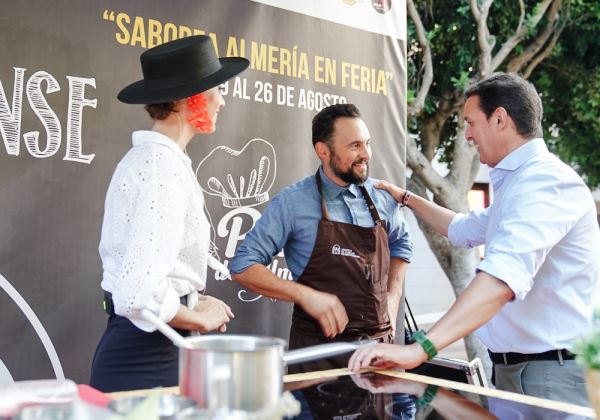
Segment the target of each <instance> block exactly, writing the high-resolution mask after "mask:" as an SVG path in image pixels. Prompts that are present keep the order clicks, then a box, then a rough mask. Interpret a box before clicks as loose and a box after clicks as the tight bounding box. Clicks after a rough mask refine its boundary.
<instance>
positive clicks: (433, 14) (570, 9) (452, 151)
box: [406, 0, 600, 360]
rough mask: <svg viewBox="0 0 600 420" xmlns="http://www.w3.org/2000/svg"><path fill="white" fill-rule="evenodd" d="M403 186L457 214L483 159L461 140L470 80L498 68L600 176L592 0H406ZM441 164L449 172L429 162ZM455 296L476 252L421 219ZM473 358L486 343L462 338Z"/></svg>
mask: <svg viewBox="0 0 600 420" xmlns="http://www.w3.org/2000/svg"><path fill="white" fill-rule="evenodd" d="M407 9H408V16H409V20H408V51H407V55H408V88H409V92H408V105H409V106H408V118H409V121H408V128H409V133H410V135H409V138H408V140H407V148H406V150H407V152H406V160H407V164H408V166H409V168H410V169H411V171H412V173H411V175H410V178H409V179H407V183H408V188H410V189H412V190H413V191H415V192H417V193H418V194H420V195H422V196H426V197H431V198H432V200H433V201H435V202H436V203H438V204H440V205H442V206H444V207H446V208H449V209H452V210H454V211H457V212H465V211H468V210H469V205H468V201H467V194H468V191H469V190H470V189H471V187H472V185H473V182H474V180H475V176H476V174H477V172H478V170H479V158H478V155H477V151H476V149H475V148H474V147H472V146H471V145H469V144H468V143H467V141H466V140H465V138H464V130H465V127H464V121H463V115H462V108H463V105H464V101H465V100H464V91H465V89H466V87H467V86H468V85H469V84H470V83H472V82H474V81H477V80H480V79H481V78H484V77H487V76H489V75H490V74H492V73H493V72H495V71H505V72H516V73H520V74H521V75H523V77H525V78H529V79H530V80H532V81H533V82H534V83H535V84H536V86H537V88H538V91H539V92H540V93H541V95H542V100H543V103H544V107H545V122H544V124H545V130H546V133H545V139H546V140H547V142H548V143H549V145H550V147H551V148H553V149H554V150H555V151H557V152H558V153H559V154H560V155H561V157H562V158H563V159H564V160H566V161H568V162H570V163H571V164H573V165H574V166H575V167H576V168H577V169H578V170H579V171H580V172H581V173H582V174H584V176H585V177H586V178H587V180H588V182H589V183H590V185H592V186H593V185H597V184H598V183H599V181H600V172H599V171H598V168H599V164H600V155H599V153H600V144H599V141H598V136H599V135H600V118H599V113H598V111H599V107H600V89H599V87H600V76H599V75H598V70H597V69H598V50H600V48H598V37H599V36H600V35H599V34H600V31H599V29H600V24H599V21H600V19H599V16H600V15H599V10H600V5H599V4H598V0H469V1H467V0H443V1H442V0H407ZM434 159H438V160H440V161H442V162H445V163H446V165H447V168H448V172H447V173H446V174H439V173H437V172H436V171H435V170H434V169H433V166H432V164H431V163H432V161H433V160H434ZM427 192H429V194H426V193H427ZM420 227H421V230H422V231H423V233H424V235H425V237H426V239H427V241H428V243H429V246H430V248H431V249H432V251H433V253H434V254H435V256H436V258H437V260H438V262H439V263H440V266H441V267H442V269H443V270H444V272H445V274H446V275H447V276H448V279H449V280H450V283H451V284H452V287H453V289H454V291H455V293H456V294H459V293H461V292H462V290H463V289H464V288H465V287H466V286H467V284H468V283H469V281H470V280H471V279H472V277H473V273H474V272H475V268H476V265H477V263H478V261H479V256H478V254H477V251H476V250H464V249H458V248H455V247H452V246H451V245H450V243H449V242H448V241H447V239H446V238H444V237H442V236H440V235H438V234H437V233H435V232H434V231H433V230H431V228H429V227H428V226H426V225H424V224H422V223H420ZM466 345H467V352H468V353H469V357H471V358H473V357H480V358H481V359H482V360H486V359H487V356H486V355H485V353H486V352H485V349H483V348H482V347H481V345H480V344H479V343H478V342H477V340H475V339H474V338H473V337H468V338H467V339H466Z"/></svg>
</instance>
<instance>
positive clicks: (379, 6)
mask: <svg viewBox="0 0 600 420" xmlns="http://www.w3.org/2000/svg"><path fill="white" fill-rule="evenodd" d="M371 4H372V5H373V9H375V10H376V11H377V12H378V13H381V14H384V13H387V12H389V11H390V9H391V8H392V0H371Z"/></svg>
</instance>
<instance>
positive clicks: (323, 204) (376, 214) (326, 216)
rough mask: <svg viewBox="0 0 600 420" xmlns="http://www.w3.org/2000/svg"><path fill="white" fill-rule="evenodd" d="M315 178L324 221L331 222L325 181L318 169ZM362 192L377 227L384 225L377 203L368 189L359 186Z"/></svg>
mask: <svg viewBox="0 0 600 420" xmlns="http://www.w3.org/2000/svg"><path fill="white" fill-rule="evenodd" d="M315 178H316V181H317V189H318V190H319V195H320V196H321V212H322V214H323V217H322V219H323V220H329V211H328V210H327V203H326V202H325V197H323V181H321V174H320V173H319V170H318V169H317V173H316V174H315ZM359 188H360V191H361V192H362V195H363V197H364V199H365V201H366V202H367V207H368V208H369V212H370V213H371V217H372V218H373V221H374V222H375V224H376V225H380V224H381V223H382V220H381V217H380V216H379V212H378V211H377V207H375V203H373V200H372V199H371V196H370V195H369V193H368V192H367V189H366V188H365V186H364V185H362V184H361V185H359Z"/></svg>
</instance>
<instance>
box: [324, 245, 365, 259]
mask: <svg viewBox="0 0 600 420" xmlns="http://www.w3.org/2000/svg"><path fill="white" fill-rule="evenodd" d="M331 255H339V256H341V257H351V258H360V256H359V255H356V252H354V250H353V249H350V248H342V247H341V246H339V245H338V244H334V245H333V246H332V247H331Z"/></svg>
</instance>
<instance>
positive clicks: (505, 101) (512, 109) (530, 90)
mask: <svg viewBox="0 0 600 420" xmlns="http://www.w3.org/2000/svg"><path fill="white" fill-rule="evenodd" d="M465 95H466V97H467V98H470V97H471V96H477V97H479V107H480V108H481V110H482V111H483V113H484V114H485V116H486V117H487V118H488V119H489V118H490V116H491V115H492V113H493V112H494V111H495V110H496V109H498V108H500V107H502V108H504V109H505V110H506V112H507V114H508V115H509V116H510V118H512V120H513V121H514V123H515V126H516V128H517V132H518V133H519V134H520V135H521V136H523V137H524V138H525V139H532V138H535V137H542V135H543V132H542V116H543V114H544V109H543V107H542V100H541V99H540V96H539V95H538V93H537V91H536V90H535V87H534V86H533V85H532V84H531V83H529V82H528V81H527V80H525V79H523V78H522V77H520V76H518V75H516V74H513V73H494V74H492V75H491V76H490V77H488V78H487V79H484V80H481V81H479V82H477V83H475V84H473V85H471V86H469V88H468V89H467V91H466V92H465Z"/></svg>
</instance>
